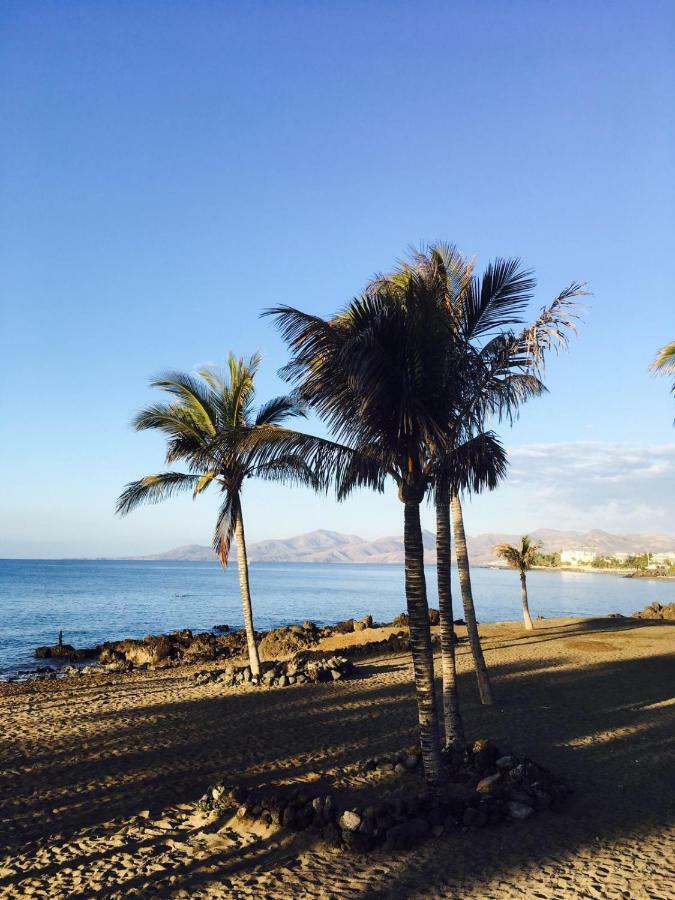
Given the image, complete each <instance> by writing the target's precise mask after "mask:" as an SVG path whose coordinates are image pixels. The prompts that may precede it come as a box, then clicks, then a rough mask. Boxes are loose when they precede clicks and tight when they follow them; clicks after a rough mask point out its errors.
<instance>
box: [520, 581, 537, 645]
mask: <svg viewBox="0 0 675 900" xmlns="http://www.w3.org/2000/svg"><path fill="white" fill-rule="evenodd" d="M520 593H521V596H522V599H523V618H524V619H525V628H526V630H527V631H533V630H534V624H533V623H532V616H531V615H530V607H529V606H528V605H527V581H526V579H525V573H524V572H521V573H520Z"/></svg>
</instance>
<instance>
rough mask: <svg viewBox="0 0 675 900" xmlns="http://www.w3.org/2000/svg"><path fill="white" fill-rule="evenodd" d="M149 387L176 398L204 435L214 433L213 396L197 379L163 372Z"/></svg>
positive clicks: (216, 417) (216, 416) (178, 373)
mask: <svg viewBox="0 0 675 900" xmlns="http://www.w3.org/2000/svg"><path fill="white" fill-rule="evenodd" d="M151 385H152V387H158V388H161V389H162V390H163V391H167V392H168V393H170V394H173V395H174V396H176V397H178V398H179V402H180V404H181V406H182V407H183V408H184V409H185V411H186V412H188V413H189V414H190V415H191V416H192V418H193V420H194V422H195V423H196V424H198V426H199V428H200V429H201V430H202V431H203V432H204V433H206V434H210V435H211V436H213V435H214V434H215V433H216V431H217V428H218V411H217V409H216V408H215V406H214V403H213V394H212V392H211V391H210V390H209V387H208V385H207V384H205V383H204V381H203V380H201V379H200V378H199V377H196V376H194V375H190V374H189V373H188V372H164V373H162V374H161V375H158V376H157V377H156V378H154V379H153V381H152V382H151Z"/></svg>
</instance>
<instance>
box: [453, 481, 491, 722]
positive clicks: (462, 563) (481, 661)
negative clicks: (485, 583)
mask: <svg viewBox="0 0 675 900" xmlns="http://www.w3.org/2000/svg"><path fill="white" fill-rule="evenodd" d="M450 505H451V507H452V525H453V528H454V530H455V545H456V548H457V551H456V552H457V569H458V571H459V585H460V587H461V589H462V603H463V606H464V620H465V621H466V629H467V631H468V633H469V643H470V645H471V653H472V655H473V662H474V665H475V667H476V678H477V679H478V691H479V693H480V699H481V703H483V704H485V705H486V706H487V705H489V704H491V703H492V688H491V687H490V678H489V675H488V670H487V666H486V665H485V657H484V656H483V648H482V647H481V645H480V637H479V635H478V625H477V624H476V610H475V609H474V605H473V593H472V591H471V573H470V571H469V554H468V553H467V550H466V535H465V534H464V518H463V516H462V504H461V503H460V501H459V497H458V496H457V494H453V495H452V500H451V504H450Z"/></svg>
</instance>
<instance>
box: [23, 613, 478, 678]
mask: <svg viewBox="0 0 675 900" xmlns="http://www.w3.org/2000/svg"><path fill="white" fill-rule="evenodd" d="M429 622H430V624H431V625H438V623H439V613H438V610H436V609H430V610H429ZM457 624H463V623H462V620H461V619H458V620H457ZM392 628H394V629H396V632H395V633H391V629H392ZM384 629H387V630H388V631H389V632H390V633H388V634H387V636H386V637H384V636H383V637H382V638H381V639H379V640H378V638H377V637H376V636H375V635H373V636H372V639H371V640H370V641H369V642H367V643H366V644H363V645H359V646H355V647H353V648H350V651H349V655H350V656H363V655H373V654H377V653H378V652H389V651H392V650H394V651H396V650H407V649H409V646H410V644H409V636H408V616H407V614H406V613H401V615H399V616H397V617H396V618H395V619H394V620H393V621H392V622H389V623H382V624H378V623H375V622H373V617H372V616H370V615H367V616H364V617H363V618H362V619H346V620H344V621H341V622H337V623H335V624H334V625H323V626H318V625H316V624H315V623H314V622H310V621H307V622H304V623H303V624H302V625H288V626H285V627H281V628H273V629H270V630H269V631H257V632H256V636H257V639H258V650H259V654H260V659H261V661H262V662H263V664H264V663H269V662H272V661H274V662H279V661H280V660H281V661H283V660H290V659H294V660H295V662H294V663H290V665H291V667H292V666H293V665H295V666H296V667H298V666H300V667H302V668H303V670H306V669H307V666H308V665H309V670H310V672H311V671H312V669H313V668H317V666H318V663H317V660H316V659H315V660H314V661H312V660H311V659H310V658H309V656H311V654H312V653H315V654H317V653H320V651H319V650H318V648H319V646H320V643H321V641H322V640H324V639H325V638H331V637H334V636H336V635H348V634H352V633H356V632H362V631H366V630H372V631H377V630H384ZM303 654H304V655H305V657H306V658H305V659H301V660H300V661H299V662H298V660H297V659H296V658H297V657H300V656H302V655H303ZM307 654H309V656H307ZM246 655H247V645H246V635H245V632H244V631H243V629H231V628H230V627H229V626H228V625H215V626H214V627H213V629H212V630H211V631H205V632H193V631H192V630H190V629H188V628H186V629H182V630H180V631H173V632H170V633H168V634H160V635H147V637H144V638H140V639H136V638H126V639H124V640H120V641H112V642H106V643H104V644H101V645H100V646H97V647H89V648H80V649H77V648H75V647H73V646H72V645H71V644H67V643H63V640H62V637H61V635H59V641H58V642H57V643H56V644H54V645H53V646H45V647H38V648H37V649H36V650H35V657H36V659H39V660H44V661H46V662H48V663H49V664H50V665H48V666H41V667H37V668H36V669H35V670H34V671H33V672H31V673H25V674H24V675H23V677H20V678H19V679H18V680H26V679H29V680H30V679H31V678H33V679H34V678H38V679H40V678H44V679H54V678H60V677H65V676H72V675H82V674H84V675H89V674H94V673H96V672H101V671H103V672H121V673H123V672H131V671H139V670H141V671H142V670H147V669H164V668H173V667H175V666H181V665H187V664H194V663H206V662H218V661H225V660H227V661H228V662H230V661H234V660H237V659H242V658H245V657H246ZM318 668H320V666H318ZM263 669H264V670H265V671H269V666H267V667H265V666H264V665H263ZM282 669H283V671H282ZM282 669H280V670H279V671H278V672H277V673H276V675H275V678H279V677H280V676H285V677H293V676H294V675H295V674H296V673H295V672H288V671H287V669H288V666H287V665H284V667H282ZM331 671H337V672H340V673H341V674H340V675H339V676H337V677H342V676H343V675H345V674H347V669H346V668H345V667H344V666H342V668H340V666H334V667H332V669H331ZM298 672H299V668H298ZM230 673H231V674H232V683H233V684H235V683H239V682H242V681H245V682H251V683H256V682H257V680H256V679H254V678H253V676H252V674H251V670H250V668H249V667H247V666H246V665H242V666H239V667H235V666H233V665H229V666H228V667H227V669H225V670H223V671H222V672H220V673H219V677H221V679H222V680H228V679H226V678H225V677H224V676H225V675H226V674H227V675H228V678H229V674H230ZM264 674H265V672H263V676H264ZM304 675H305V676H306V680H310V681H311V680H315V679H314V677H313V675H311V674H308V672H307V671H304ZM209 677H210V676H209ZM329 677H330V676H329ZM332 677H336V676H332ZM10 680H13V679H10ZM260 681H261V682H262V683H266V682H265V677H262V678H261V679H260ZM291 683H295V682H291Z"/></svg>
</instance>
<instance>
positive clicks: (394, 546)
mask: <svg viewBox="0 0 675 900" xmlns="http://www.w3.org/2000/svg"><path fill="white" fill-rule="evenodd" d="M530 536H531V537H532V538H533V539H534V540H535V541H539V542H541V544H542V549H543V551H544V552H545V553H554V552H555V551H558V550H578V549H586V550H594V551H595V552H596V553H598V554H600V555H603V556H604V555H611V554H612V553H646V552H647V551H649V552H652V553H659V552H669V551H672V550H675V537H674V536H672V535H667V534H610V533H609V532H607V531H600V530H598V529H595V530H593V531H587V532H580V531H557V530H555V529H553V528H538V529H537V530H536V531H531V532H530ZM519 538H520V535H518V534H508V533H507V532H491V533H488V534H479V535H476V536H474V537H468V538H467V543H468V547H469V557H470V559H471V562H472V563H474V565H490V564H493V563H494V562H495V561H496V560H495V557H494V554H493V552H492V549H493V547H494V546H495V544H501V543H509V544H512V543H514V542H515V541H517V540H519ZM423 539H424V550H425V559H426V561H427V562H434V561H435V559H436V554H435V549H434V545H435V536H434V534H433V533H432V532H431V531H424V532H423ZM247 549H248V556H249V559H250V561H251V562H296V563H303V562H304V563H402V562H403V536H402V535H401V536H398V535H394V536H392V537H381V538H377V539H376V540H374V541H368V540H365V539H364V538H361V537H358V535H355V534H340V533H339V532H337V531H326V530H324V529H320V530H318V531H310V532H309V533H308V534H299V535H297V536H295V537H291V538H286V539H280V540H270V541H260V542H259V543H257V544H250V545H249V547H248V548H247ZM134 558H135V559H166V560H185V561H192V562H207V561H211V560H215V558H216V557H215V554H214V552H213V550H212V549H211V548H210V547H205V546H202V545H201V544H186V545H185V546H184V547H177V548H176V549H175V550H168V551H167V552H166V553H156V554H154V555H152V556H138V557H134Z"/></svg>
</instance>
